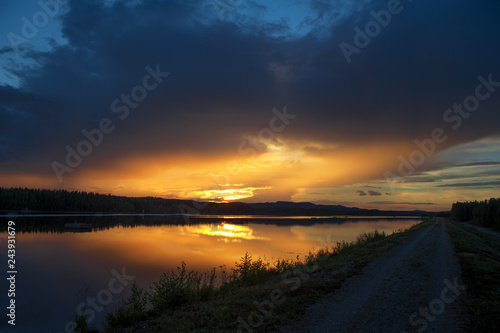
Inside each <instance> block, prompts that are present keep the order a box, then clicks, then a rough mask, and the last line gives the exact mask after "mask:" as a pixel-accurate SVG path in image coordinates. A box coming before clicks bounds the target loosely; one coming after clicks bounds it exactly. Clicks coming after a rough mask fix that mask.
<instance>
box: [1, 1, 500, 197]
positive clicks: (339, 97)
mask: <svg viewBox="0 0 500 333" xmlns="http://www.w3.org/2000/svg"><path fill="white" fill-rule="evenodd" d="M250 5H251V3H250ZM313 5H314V6H315V7H317V8H323V9H325V10H326V12H325V15H326V13H328V11H329V12H330V13H332V11H334V10H338V9H337V8H332V7H329V5H328V2H326V1H319V0H316V1H313ZM69 6H70V7H69V11H68V12H67V13H66V14H65V15H64V16H63V17H62V26H63V30H62V32H63V35H64V37H65V38H66V39H67V44H64V45H59V46H54V49H53V50H52V51H51V52H31V53H30V54H29V56H30V57H31V58H33V59H35V60H36V62H37V63H38V64H39V67H37V69H36V70H35V71H28V70H26V69H24V68H22V69H12V72H14V74H16V75H17V76H18V77H19V78H20V79H21V88H19V89H14V88H10V87H0V98H1V101H2V107H1V109H0V112H2V117H5V118H2V119H7V121H6V122H3V123H2V126H3V128H5V129H8V128H10V131H7V134H6V136H8V138H9V142H10V145H11V146H12V147H11V148H12V150H15V151H17V152H18V153H17V154H18V156H17V158H18V159H20V160H22V161H26V162H34V161H35V162H36V163H27V164H25V165H24V167H29V168H33V169H35V170H43V171H47V172H51V168H50V162H51V161H53V160H62V159H63V158H64V156H65V150H64V147H65V146H66V145H71V146H74V145H76V143H77V142H78V141H79V140H81V139H83V137H82V134H81V131H82V130H83V129H87V130H90V129H92V128H95V127H97V126H98V124H99V121H100V120H101V119H102V118H110V119H112V120H113V122H114V124H115V125H116V130H115V131H114V132H113V133H112V134H110V135H109V137H106V138H105V139H104V143H103V144H102V145H101V146H99V147H98V148H97V149H96V150H95V153H94V154H93V155H92V158H91V159H90V161H89V162H88V163H93V164H95V165H102V164H103V163H110V164H112V163H113V161H114V160H115V159H118V158H119V157H121V156H123V154H129V155H133V154H139V153H140V154H158V153H161V154H164V155H168V154H172V153H176V152H186V151H187V152H189V153H190V154H204V153H210V154H214V155H217V154H232V153H235V152H236V147H237V146H238V144H239V143H240V142H241V140H242V139H243V134H256V133H257V131H258V130H260V129H261V128H263V127H266V126H268V123H269V119H270V118H271V116H272V114H271V109H272V108H273V107H277V108H281V107H282V106H283V105H288V109H289V110H290V112H291V113H293V114H298V115H300V117H299V118H297V119H300V122H299V121H297V122H296V123H295V124H294V125H293V126H290V127H289V128H287V129H286V132H285V133H284V134H283V135H287V136H291V137H294V138H297V139H300V138H302V139H307V140H320V141H327V142H340V143H343V144H346V145H350V144H356V143H364V142H368V141H371V140H373V139H388V140H407V141H413V140H414V139H416V138H423V137H427V136H428V135H429V133H430V131H431V130H432V129H434V128H435V127H445V126H449V125H447V124H445V123H444V122H443V120H442V116H443V113H444V111H445V110H446V109H447V108H449V107H451V106H452V105H453V103H461V102H462V101H463V99H464V98H465V97H467V96H468V95H470V94H471V93H473V92H474V89H475V87H476V85H477V79H476V77H477V76H478V75H483V76H487V75H488V74H490V73H492V74H493V78H494V79H496V80H497V81H500V63H499V62H498V61H497V59H498V56H499V55H500V52H499V49H498V44H497V43H495V42H494V40H493V39H492V38H493V37H494V34H493V33H492V31H499V28H500V22H499V21H498V20H497V15H496V13H497V12H498V9H499V7H500V5H499V4H497V3H495V2H491V1H490V2H488V1H478V2H472V1H471V2H464V1H460V2H451V1H438V2H430V1H429V2H414V3H406V2H405V3H404V6H405V8H404V10H403V11H402V12H401V14H398V15H397V16H394V17H393V18H392V22H391V23H390V24H389V25H388V26H387V27H386V28H383V29H382V31H381V33H380V34H379V35H378V36H376V37H374V38H373V39H372V41H371V42H370V45H368V46H367V47H366V48H365V49H363V50H362V52H361V53H360V54H354V55H353V59H352V63H351V64H347V62H346V60H345V59H344V56H343V55H342V52H341V50H340V48H339V43H340V42H343V41H344V42H347V43H351V44H352V43H353V38H354V31H353V28H354V27H355V26H359V27H361V28H364V25H365V24H366V23H367V22H368V21H370V20H373V18H372V17H371V16H370V10H375V11H378V10H381V9H384V8H386V6H387V1H372V2H371V3H370V5H369V6H367V7H366V8H365V9H364V10H359V11H356V12H355V14H353V16H351V17H346V18H343V19H342V20H341V21H339V22H332V26H331V27H330V28H329V32H330V34H329V37H327V38H326V37H318V36H317V35H316V34H315V33H314V32H311V33H310V34H308V35H306V36H304V37H301V38H295V39H284V38H273V37H271V35H272V34H273V33H275V32H276V31H278V30H282V29H285V28H286V27H285V24H284V23H283V24H280V23H278V24H276V25H270V24H263V23H262V22H258V21H255V20H254V21H253V22H248V26H246V27H245V28H244V29H243V28H241V27H240V26H239V25H237V24H235V23H233V22H231V21H229V20H227V21H222V22H221V21H219V20H217V17H216V13H215V12H213V8H211V6H210V5H208V7H204V6H206V4H205V3H203V2H201V1H144V2H143V3H139V4H137V5H134V6H127V5H125V4H123V3H122V2H116V3H115V5H113V6H111V7H106V6H104V5H103V4H102V2H100V1H88V0H87V1H71V2H69ZM325 6H326V7H325ZM235 10H236V11H237V8H235ZM255 10H263V9H262V8H257V6H256V7H255ZM203 15H205V16H210V15H213V16H214V17H213V18H212V17H211V16H210V17H209V18H206V17H205V18H203ZM239 15H242V14H239ZM273 29H274V30H273ZM318 29H319V27H318ZM321 29H324V27H321ZM157 64H159V66H160V67H161V70H162V71H165V72H169V73H170V75H169V76H168V77H167V78H165V80H164V82H163V83H162V84H160V85H159V86H158V88H156V89H155V90H153V91H150V92H148V97H147V98H146V99H145V100H144V101H143V102H141V103H140V105H139V106H138V107H137V108H135V109H131V110H130V115H129V117H128V118H127V119H125V120H124V121H120V120H119V119H118V117H117V116H118V115H117V114H115V113H113V112H112V111H111V108H110V105H111V103H112V102H113V101H114V100H115V99H117V98H120V95H121V94H122V93H126V94H127V93H128V94H129V93H130V91H131V89H132V88H133V87H135V86H137V85H139V84H141V82H142V79H143V77H144V75H145V74H147V73H146V70H145V68H146V66H151V67H153V68H154V67H155V66H156V65H157ZM498 95H500V91H498V92H497V93H496V94H493V95H492V97H491V98H490V99H489V100H487V101H484V102H482V105H481V107H480V109H479V110H478V111H477V112H476V113H475V114H473V115H472V116H471V117H470V118H469V119H467V120H464V125H463V127H462V129H461V130H458V131H457V132H455V133H453V132H448V133H449V134H450V136H451V137H452V139H451V140H449V141H448V142H447V145H449V144H451V143H453V142H458V141H467V140H471V139H475V138H479V137H482V136H486V135H491V134H499V132H498V126H497V124H498V121H499V120H500V119H499V118H500V116H499V114H498V112H496V110H497V109H498V105H499V104H500V102H499V101H500V96H498ZM37 96H38V97H37ZM39 96H43V98H40V97H39ZM21 121H22V125H21V123H20V122H21ZM447 130H449V128H447ZM358 193H360V195H362V194H361V193H365V192H363V191H358ZM377 193H378V192H377ZM365 195H366V193H365Z"/></svg>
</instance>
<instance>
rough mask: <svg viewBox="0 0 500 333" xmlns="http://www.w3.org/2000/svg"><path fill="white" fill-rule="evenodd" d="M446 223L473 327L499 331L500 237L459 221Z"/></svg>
mask: <svg viewBox="0 0 500 333" xmlns="http://www.w3.org/2000/svg"><path fill="white" fill-rule="evenodd" d="M446 226H447V229H448V233H449V235H450V237H451V239H452V242H453V244H454V246H455V250H456V255H457V257H458V258H459V260H460V265H461V267H462V275H463V278H464V281H465V284H466V285H467V290H468V291H467V293H468V299H467V301H466V306H467V309H468V311H469V313H470V317H471V325H472V328H471V330H473V331H474V330H475V331H479V332H500V322H499V321H498V318H499V317H500V240H499V239H498V237H494V236H491V235H488V234H485V233H483V232H480V231H478V230H476V229H474V228H471V227H467V226H465V225H463V224H462V223H459V222H454V221H451V220H447V221H446Z"/></svg>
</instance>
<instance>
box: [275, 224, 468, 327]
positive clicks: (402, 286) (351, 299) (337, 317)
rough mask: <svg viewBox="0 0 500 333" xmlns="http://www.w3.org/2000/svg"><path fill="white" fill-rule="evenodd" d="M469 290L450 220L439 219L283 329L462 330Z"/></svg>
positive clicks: (464, 322)
mask: <svg viewBox="0 0 500 333" xmlns="http://www.w3.org/2000/svg"><path fill="white" fill-rule="evenodd" d="M465 293H466V290H465V287H464V286H463V284H462V280H461V272H460V266H459V263H458V260H457V259H456V257H455V256H454V250H453V246H452V244H451V241H450V239H449V236H448V234H447V232H446V228H445V224H444V222H443V221H442V220H440V219H438V220H437V221H436V222H435V223H434V224H433V225H431V226H430V227H428V228H427V229H425V230H423V231H421V232H419V233H418V234H416V235H414V236H412V237H410V238H408V239H406V240H404V241H403V242H402V243H401V244H399V245H398V246H396V247H395V248H394V249H393V250H391V251H390V252H389V253H387V254H385V255H383V256H381V257H379V258H377V259H376V260H374V261H373V262H372V263H370V264H369V265H368V266H366V267H365V268H364V269H363V271H362V272H361V274H359V275H356V276H353V277H351V278H350V279H348V280H346V281H345V282H344V284H343V285H342V286H341V288H340V289H338V290H336V291H335V292H334V293H332V294H330V295H327V296H325V297H324V298H322V299H321V300H320V301H318V302H317V303H315V304H313V305H312V306H310V307H309V308H308V309H307V310H306V313H305V314H304V315H303V316H301V317H300V318H296V319H295V320H293V321H292V322H291V323H290V324H288V325H286V326H285V327H283V328H281V329H280V330H279V332H321V333H324V332H463V331H465V328H466V324H467V316H466V313H465V310H464V309H463V305H462V300H463V298H464V296H465Z"/></svg>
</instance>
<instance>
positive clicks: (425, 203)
mask: <svg viewBox="0 0 500 333" xmlns="http://www.w3.org/2000/svg"><path fill="white" fill-rule="evenodd" d="M370 203H371V204H376V205H393V204H402V205H411V206H432V205H435V203H432V202H398V201H371V202H370Z"/></svg>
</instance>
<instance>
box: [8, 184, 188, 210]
mask: <svg viewBox="0 0 500 333" xmlns="http://www.w3.org/2000/svg"><path fill="white" fill-rule="evenodd" d="M0 211H18V212H28V211H29V212H36V211H39V212H78V213H82V212H92V213H94V212H106V213H137V214H141V213H145V214H172V213H173V214H175V213H179V208H178V204H177V203H176V202H172V200H166V199H161V198H152V197H145V198H129V197H121V196H114V195H110V194H108V195H105V194H97V193H92V192H81V191H66V190H40V189H29V188H0Z"/></svg>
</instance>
